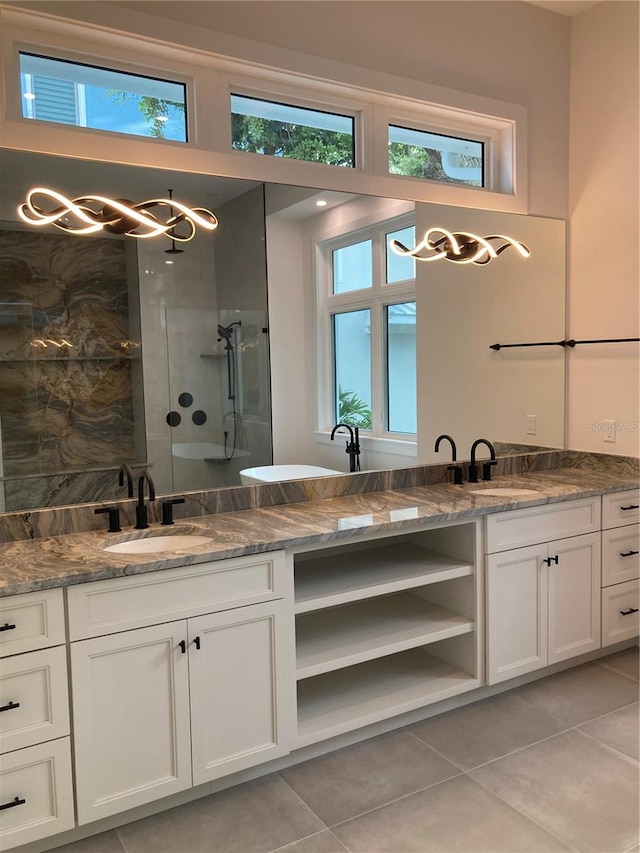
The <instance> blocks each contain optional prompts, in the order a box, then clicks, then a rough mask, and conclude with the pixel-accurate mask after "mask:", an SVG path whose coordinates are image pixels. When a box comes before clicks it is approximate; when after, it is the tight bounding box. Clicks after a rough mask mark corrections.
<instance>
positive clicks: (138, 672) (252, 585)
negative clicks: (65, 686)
mask: <svg viewBox="0 0 640 853" xmlns="http://www.w3.org/2000/svg"><path fill="white" fill-rule="evenodd" d="M286 588H287V586H286V577H285V560H284V555H283V554H282V553H280V552H273V553H269V554H261V555H258V556H252V557H240V558H236V559H232V560H223V561H220V562H215V563H204V564H200V565H197V566H191V567H185V568H180V569H169V570H165V571H162V572H155V573H151V574H144V575H137V576H134V577H129V578H124V579H117V580H108V581H98V582H95V583H90V584H83V585H79V586H77V587H70V588H69V589H68V595H69V601H68V606H69V630H70V633H71V639H72V642H71V679H72V687H73V690H72V692H73V714H74V745H75V766H76V782H77V806H78V823H79V824H84V823H89V822H91V821H93V820H97V819H98V818H102V817H106V816H107V815H112V814H116V813H118V812H121V811H124V810H125V809H129V808H133V807H135V806H139V805H142V804H144V803H148V802H150V801H152V800H155V799H158V798H160V797H165V796H168V795H170V794H174V793H176V792H178V791H181V790H184V789H186V788H189V787H191V786H192V785H198V784H201V783H203V782H207V781H210V780H212V779H216V778H218V777H220V776H224V775H228V774H230V773H233V772H235V771H238V770H243V769H246V768H248V767H251V766H254V765H256V764H260V763H263V762H265V761H268V760H270V759H272V758H276V757H278V756H281V755H284V754H286V753H287V752H288V751H289V749H290V746H291V743H290V740H291V738H290V732H291V729H292V715H293V704H294V695H293V676H292V668H293V664H292V643H291V630H290V625H289V621H288V620H289V616H288V610H287V603H286V601H285V599H284V595H285V593H286ZM180 617H181V618H180ZM87 632H89V633H93V634H94V636H89V637H86V638H82V639H81V636H82V635H85V634H86V633H87Z"/></svg>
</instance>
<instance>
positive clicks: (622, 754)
mask: <svg viewBox="0 0 640 853" xmlns="http://www.w3.org/2000/svg"><path fill="white" fill-rule="evenodd" d="M580 734H581V735H584V736H585V737H587V738H589V740H592V741H593V742H594V743H597V744H598V746H603V747H605V749H608V750H610V751H611V752H613V753H614V754H615V755H619V756H620V757H621V758H625V759H626V760H627V761H632V762H633V763H634V764H636V765H637V764H638V763H639V760H638V759H637V758H634V757H633V756H632V755H627V753H626V752H623V751H622V750H621V749H618V747H617V746H611V744H610V743H606V741H604V740H600V738H597V737H596V736H595V735H591V734H589V732H580ZM632 849H633V848H632Z"/></svg>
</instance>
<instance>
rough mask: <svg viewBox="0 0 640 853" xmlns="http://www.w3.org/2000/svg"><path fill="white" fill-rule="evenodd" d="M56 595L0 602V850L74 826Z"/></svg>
mask: <svg viewBox="0 0 640 853" xmlns="http://www.w3.org/2000/svg"><path fill="white" fill-rule="evenodd" d="M64 642H65V625H64V606H63V596H62V590H59V589H57V590H47V591H43V592H33V593H28V594H25V595H15V596H10V597H7V598H2V599H0V658H1V660H0V753H2V754H1V755H0V849H2V850H9V849H11V848H13V847H16V846H18V845H21V844H26V843H28V842H31V841H38V840H39V839H42V838H46V837H47V836H49V835H54V834H56V833H58V832H63V831H64V830H66V829H71V828H72V827H73V826H74V811H73V787H72V780H71V749H70V742H69V741H70V739H69V703H68V684H67V657H66V649H65V646H64Z"/></svg>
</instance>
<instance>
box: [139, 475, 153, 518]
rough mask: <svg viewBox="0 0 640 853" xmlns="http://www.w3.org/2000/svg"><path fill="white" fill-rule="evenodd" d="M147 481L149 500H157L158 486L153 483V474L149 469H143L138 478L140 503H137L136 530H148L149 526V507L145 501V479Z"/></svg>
mask: <svg viewBox="0 0 640 853" xmlns="http://www.w3.org/2000/svg"><path fill="white" fill-rule="evenodd" d="M145 480H146V481H147V485H148V486H149V500H150V501H155V499H156V487H155V486H154V485H153V480H152V479H151V474H150V473H149V472H148V471H143V472H142V474H140V477H139V478H138V503H137V504H136V530H146V529H147V527H148V526H149V525H148V523H147V507H146V506H145V502H144V481H145Z"/></svg>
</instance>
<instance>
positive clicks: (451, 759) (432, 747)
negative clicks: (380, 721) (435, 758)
mask: <svg viewBox="0 0 640 853" xmlns="http://www.w3.org/2000/svg"><path fill="white" fill-rule="evenodd" d="M432 719H435V717H433V718H432ZM425 722H426V721H425ZM406 732H407V734H410V735H412V737H414V738H415V739H416V740H417V741H419V742H420V743H421V744H422V745H423V746H427V747H429V749H432V750H433V751H434V752H435V754H436V755H439V756H440V758H443V759H444V760H445V761H447V762H448V763H449V764H452V765H453V766H454V767H457V768H458V770H459V771H460V773H466V770H465V768H464V767H462V766H461V765H460V764H458V762H457V761H455V760H454V759H453V758H449V756H447V755H445V754H444V753H443V752H439V751H438V750H437V749H436V748H435V746H433V745H432V744H430V743H428V742H427V741H426V740H422V738H421V737H420V736H419V735H417V734H416V733H415V732H412V731H410V729H408V728H407V729H406ZM454 775H460V774H454ZM450 778H452V779H453V776H451V777H450ZM443 781H444V780H443Z"/></svg>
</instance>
